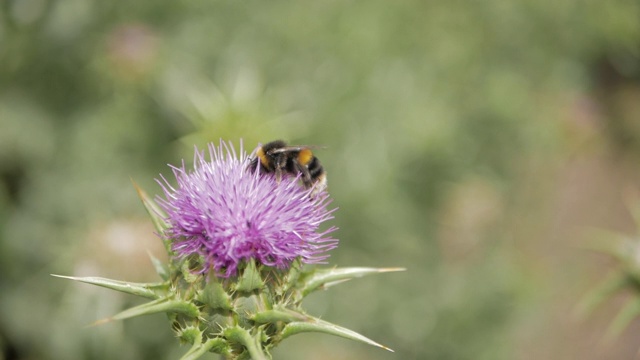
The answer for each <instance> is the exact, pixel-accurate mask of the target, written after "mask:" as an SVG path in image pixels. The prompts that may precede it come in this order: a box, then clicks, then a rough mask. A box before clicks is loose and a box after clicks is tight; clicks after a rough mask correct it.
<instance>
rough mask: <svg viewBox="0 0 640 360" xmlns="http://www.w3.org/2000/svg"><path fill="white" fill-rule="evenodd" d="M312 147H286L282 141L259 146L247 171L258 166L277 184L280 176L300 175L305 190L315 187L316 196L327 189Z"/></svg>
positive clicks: (320, 166) (322, 171) (325, 178)
mask: <svg viewBox="0 0 640 360" xmlns="http://www.w3.org/2000/svg"><path fill="white" fill-rule="evenodd" d="M311 148H312V146H307V145H295V146H288V145H287V143H285V142H284V141H282V140H275V141H271V142H269V143H266V144H264V145H262V146H260V147H259V148H258V149H257V150H256V153H255V157H253V158H252V159H251V160H250V162H249V169H250V170H251V171H255V170H256V169H257V168H258V163H259V164H260V171H263V172H266V173H274V174H275V176H276V181H278V183H279V182H280V181H281V180H282V175H283V174H285V175H293V176H298V175H300V181H302V185H303V186H304V188H305V189H310V188H312V187H315V189H314V191H313V194H316V193H318V192H320V191H322V190H324V189H325V188H326V187H327V174H326V172H325V171H324V168H323V167H322V165H321V164H320V160H318V158H317V157H315V156H314V155H313V152H312V151H311Z"/></svg>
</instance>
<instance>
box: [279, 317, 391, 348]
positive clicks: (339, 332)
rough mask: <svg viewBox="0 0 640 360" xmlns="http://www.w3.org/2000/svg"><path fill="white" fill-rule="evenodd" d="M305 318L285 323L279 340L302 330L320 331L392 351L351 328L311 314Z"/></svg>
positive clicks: (302, 331)
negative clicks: (304, 319) (305, 319)
mask: <svg viewBox="0 0 640 360" xmlns="http://www.w3.org/2000/svg"><path fill="white" fill-rule="evenodd" d="M307 319H308V320H307V321H296V322H290V323H288V324H287V325H285V327H284V329H283V330H282V333H281V335H280V339H279V341H282V340H284V339H286V338H288V337H289V336H292V335H296V334H300V333H304V332H320V333H325V334H330V335H335V336H340V337H343V338H346V339H350V340H355V341H359V342H362V343H365V344H368V345H372V346H375V347H379V348H381V349H385V350H388V351H391V352H393V350H391V349H390V348H388V347H386V346H384V345H381V344H378V343H377V342H375V341H373V340H371V339H369V338H368V337H366V336H364V335H361V334H359V333H357V332H355V331H353V330H349V329H346V328H343V327H341V326H338V325H335V324H332V323H330V322H327V321H324V320H320V319H318V318H314V317H312V316H307Z"/></svg>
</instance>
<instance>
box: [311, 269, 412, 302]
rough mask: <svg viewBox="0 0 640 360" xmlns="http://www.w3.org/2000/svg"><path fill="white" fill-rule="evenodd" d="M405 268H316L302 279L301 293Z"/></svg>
mask: <svg viewBox="0 0 640 360" xmlns="http://www.w3.org/2000/svg"><path fill="white" fill-rule="evenodd" d="M405 270H406V269H405V268H367V267H350V268H334V269H325V270H316V271H315V272H313V273H311V274H310V275H309V276H307V277H306V278H305V279H304V280H303V284H302V287H301V290H302V295H303V296H307V295H308V294H310V293H312V292H314V291H316V290H319V289H326V288H328V287H331V286H333V285H337V284H340V283H342V282H345V281H348V280H351V279H353V278H357V277H363V276H365V275H371V274H380V273H386V272H395V271H405Z"/></svg>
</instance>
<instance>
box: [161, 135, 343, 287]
mask: <svg viewBox="0 0 640 360" xmlns="http://www.w3.org/2000/svg"><path fill="white" fill-rule="evenodd" d="M209 155H210V158H211V161H207V160H205V154H204V151H203V152H199V151H198V149H197V148H196V149H195V156H194V170H193V171H187V170H186V168H185V165H184V160H183V162H182V167H180V168H178V167H174V166H171V167H172V169H173V173H174V175H175V177H176V179H177V182H178V186H177V187H176V188H174V187H172V186H171V185H170V184H169V182H168V181H167V180H166V179H165V178H164V177H162V181H160V180H158V183H159V184H160V186H162V189H163V191H164V194H165V197H166V199H163V198H158V203H159V204H160V206H161V207H162V208H163V209H164V211H165V212H166V213H167V218H166V220H167V222H168V223H169V224H170V227H169V228H168V229H167V230H166V231H165V233H164V234H163V235H164V236H166V237H167V238H169V239H170V240H171V243H172V250H173V251H174V252H175V254H176V256H178V257H187V256H190V255H194V254H195V255H199V256H201V257H202V259H203V260H204V263H203V264H202V265H203V267H202V269H201V271H202V272H207V271H209V269H214V271H215V273H216V275H218V276H223V277H229V276H233V275H235V274H236V271H237V269H238V265H239V264H240V263H241V262H243V261H247V260H249V259H255V260H256V261H257V262H258V263H260V264H264V265H267V266H275V267H278V268H286V267H288V266H289V265H290V264H291V262H292V261H293V260H294V259H296V258H300V259H301V261H302V262H303V263H318V262H322V261H323V260H325V259H326V258H327V257H328V256H329V255H328V254H326V252H327V251H329V250H331V249H333V248H335V247H336V246H337V244H338V240H336V239H333V238H331V237H327V235H328V234H329V233H331V232H332V231H334V230H336V228H335V227H330V228H329V229H327V230H324V231H321V230H320V229H319V227H320V225H321V224H322V223H323V222H324V221H326V220H329V219H332V218H333V216H332V213H333V211H335V210H336V209H335V208H334V209H332V210H327V205H328V204H329V203H330V200H329V196H328V194H327V193H326V192H324V191H323V192H320V193H319V194H315V195H314V196H311V192H312V191H313V189H309V190H306V189H304V188H303V187H302V186H300V184H299V183H298V179H297V178H294V177H285V178H283V179H282V180H281V182H280V183H279V184H278V183H277V182H276V180H275V178H274V176H272V175H271V174H264V173H263V174H260V173H259V171H255V172H252V171H249V169H248V168H247V165H248V161H246V160H247V158H248V157H247V154H246V153H245V152H244V150H243V149H242V145H241V149H240V157H238V156H237V154H236V152H235V149H234V148H233V146H232V144H231V143H229V144H228V145H227V144H226V143H224V142H223V141H220V146H219V147H215V146H214V145H213V144H209Z"/></svg>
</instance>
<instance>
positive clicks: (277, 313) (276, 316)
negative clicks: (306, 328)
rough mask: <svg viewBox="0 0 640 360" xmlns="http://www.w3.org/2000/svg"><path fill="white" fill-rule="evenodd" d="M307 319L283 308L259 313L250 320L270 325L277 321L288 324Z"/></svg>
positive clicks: (301, 314)
mask: <svg viewBox="0 0 640 360" xmlns="http://www.w3.org/2000/svg"><path fill="white" fill-rule="evenodd" d="M308 319H309V317H308V316H307V315H306V314H303V313H300V312H297V311H293V310H289V309H284V308H283V309H273V310H265V311H260V312H257V313H255V314H253V316H251V320H253V321H255V322H256V323H258V324H270V323H275V322H278V321H282V322H285V323H290V322H294V321H306V320H308Z"/></svg>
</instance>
